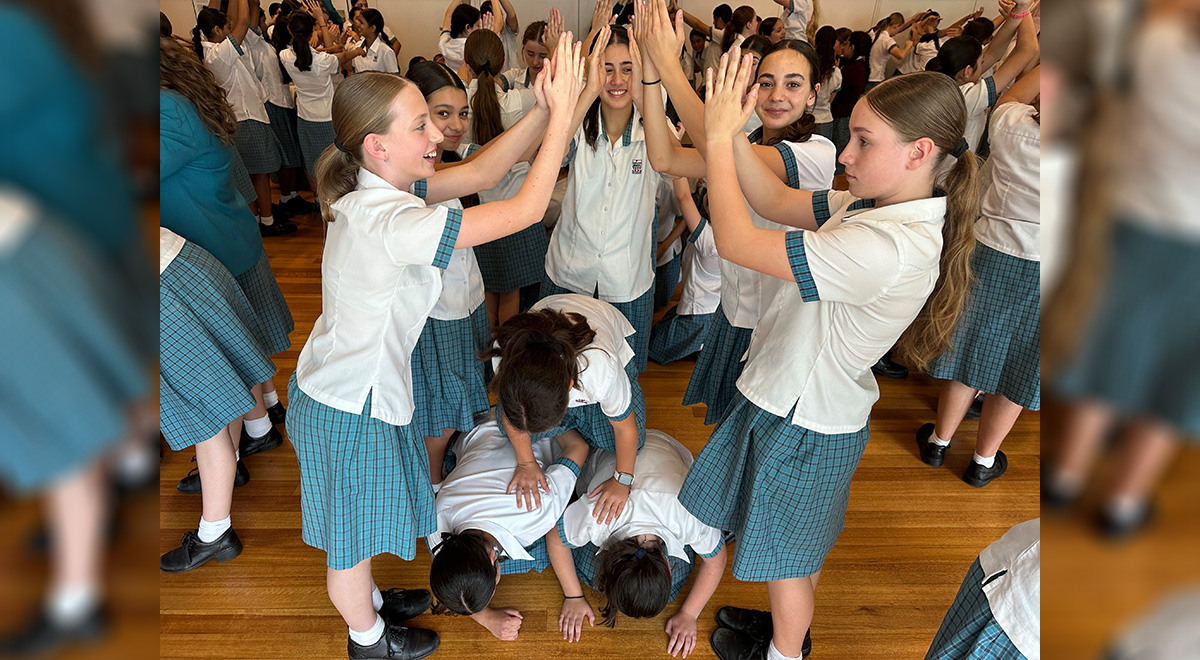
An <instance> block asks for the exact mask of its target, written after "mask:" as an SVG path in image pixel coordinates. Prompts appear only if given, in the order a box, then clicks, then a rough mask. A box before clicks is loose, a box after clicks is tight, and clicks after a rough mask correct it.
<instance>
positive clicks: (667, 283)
mask: <svg viewBox="0 0 1200 660" xmlns="http://www.w3.org/2000/svg"><path fill="white" fill-rule="evenodd" d="M682 267H683V251H682V250H680V251H679V252H676V253H675V256H674V257H672V258H671V260H670V261H668V262H667V263H665V264H663V265H661V266H657V267H655V269H654V309H662V308H663V307H666V306H667V305H670V304H671V296H673V295H675V289H676V288H677V287H678V286H679V272H680V270H681V269H682Z"/></svg>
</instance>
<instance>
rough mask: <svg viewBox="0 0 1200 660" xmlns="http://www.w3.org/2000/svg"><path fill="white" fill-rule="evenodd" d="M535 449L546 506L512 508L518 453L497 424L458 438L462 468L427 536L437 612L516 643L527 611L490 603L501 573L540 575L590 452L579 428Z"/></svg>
mask: <svg viewBox="0 0 1200 660" xmlns="http://www.w3.org/2000/svg"><path fill="white" fill-rule="evenodd" d="M556 440H557V442H556ZM532 448H533V456H534V460H535V461H537V466H538V468H539V469H541V470H542V471H543V473H544V474H545V475H546V481H547V483H548V484H549V486H550V489H549V490H548V491H547V492H546V494H545V496H544V497H545V500H544V501H543V502H542V506H541V507H540V508H535V509H531V510H526V509H522V508H520V507H514V506H513V501H512V496H511V495H510V494H509V493H508V492H507V490H508V484H509V480H510V479H511V478H512V475H513V472H514V471H515V470H516V469H517V455H516V453H515V452H514V451H513V446H512V443H511V442H509V440H508V438H507V437H506V436H505V435H504V432H503V431H501V429H500V425H499V424H498V423H497V422H496V421H495V420H490V419H489V420H488V421H487V422H485V423H483V424H481V425H479V426H477V427H475V428H474V429H473V430H471V431H470V432H469V433H467V434H465V435H463V436H461V438H460V439H459V440H457V441H455V443H454V453H455V461H456V464H455V466H454V469H453V470H451V471H450V473H449V474H448V475H446V480H445V481H444V482H443V484H442V489H441V490H440V491H438V494H437V532H435V533H434V534H432V535H430V536H429V538H428V539H426V543H427V545H428V546H429V548H430V550H431V552H432V553H433V562H432V563H430V565H429V585H430V588H431V589H432V590H433V595H434V596H435V597H437V600H438V605H437V607H436V608H435V609H434V611H435V612H437V611H439V610H448V611H450V612H453V613H455V614H461V615H464V616H469V617H471V618H472V619H474V620H475V622H476V623H478V624H479V625H481V626H483V627H484V628H487V629H488V631H489V632H491V633H492V634H493V635H495V636H496V638H497V639H500V640H503V641H513V640H515V639H516V638H517V634H518V633H519V632H520V629H521V613H520V611H518V610H516V609H503V610H501V609H495V608H493V607H491V606H490V602H491V600H492V596H493V595H495V592H496V587H497V586H498V585H499V584H500V576H501V575H515V574H518V573H527V572H529V571H537V572H539V573H540V572H542V571H544V570H546V567H547V566H549V565H550V558H549V556H548V555H547V554H546V538H545V537H546V536H547V534H548V533H549V534H550V535H553V536H555V537H557V535H558V532H557V527H558V521H559V519H560V518H562V514H563V511H564V510H566V508H567V503H568V502H570V500H571V495H572V493H574V491H575V482H576V480H578V478H579V470H580V466H581V465H582V464H583V462H584V459H586V458H587V455H588V445H587V443H586V442H584V440H583V438H582V437H581V436H580V435H579V433H577V432H575V431H567V432H565V433H563V434H562V435H560V436H558V438H557V439H551V438H550V437H545V438H542V439H541V440H539V441H537V442H535V443H533V447H532Z"/></svg>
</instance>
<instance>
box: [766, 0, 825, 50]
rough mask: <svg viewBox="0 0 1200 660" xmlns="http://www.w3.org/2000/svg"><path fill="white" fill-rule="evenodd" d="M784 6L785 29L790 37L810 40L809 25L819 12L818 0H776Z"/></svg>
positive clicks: (776, 2) (785, 32)
mask: <svg viewBox="0 0 1200 660" xmlns="http://www.w3.org/2000/svg"><path fill="white" fill-rule="evenodd" d="M775 4H777V5H780V6H782V7H783V29H784V34H785V35H786V36H787V38H788V39H797V40H799V41H808V29H809V26H810V25H811V24H812V23H814V22H815V21H814V20H813V19H814V18H815V17H816V16H817V14H818V11H817V0H775Z"/></svg>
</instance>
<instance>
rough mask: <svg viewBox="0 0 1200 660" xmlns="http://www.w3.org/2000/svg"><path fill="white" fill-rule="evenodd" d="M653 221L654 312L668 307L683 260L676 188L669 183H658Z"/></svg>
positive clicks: (681, 225) (680, 215) (681, 232)
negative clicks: (654, 225) (655, 245)
mask: <svg viewBox="0 0 1200 660" xmlns="http://www.w3.org/2000/svg"><path fill="white" fill-rule="evenodd" d="M654 219H655V224H656V225H657V228H656V230H655V231H656V234H657V239H656V241H657V243H656V244H657V246H658V247H657V248H656V249H655V255H654V309H655V311H657V310H660V309H662V308H664V307H666V306H667V305H669V304H671V297H672V296H674V295H675V289H676V287H678V286H679V270H680V266H681V263H682V260H683V256H682V255H683V231H684V230H685V229H687V224H686V223H685V222H684V221H683V217H682V214H681V213H680V212H679V206H678V204H677V203H676V202H675V185H674V183H673V182H671V181H663V182H662V183H659V184H658V193H657V194H656V195H655V197H654Z"/></svg>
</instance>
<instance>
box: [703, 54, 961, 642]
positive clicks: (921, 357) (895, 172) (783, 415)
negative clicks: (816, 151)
mask: <svg viewBox="0 0 1200 660" xmlns="http://www.w3.org/2000/svg"><path fill="white" fill-rule="evenodd" d="M739 55H740V52H739V51H738V50H737V49H735V50H734V51H733V52H732V56H731V57H728V58H724V59H723V63H722V66H721V68H720V70H719V71H717V72H715V75H714V74H711V73H710V75H709V84H708V89H709V90H710V92H709V98H708V102H707V104H706V105H705V115H704V122H705V131H706V135H707V143H708V144H707V147H708V155H707V159H706V162H707V166H708V183H709V209H710V211H711V222H712V227H713V232H714V235H715V238H716V242H717V250H718V252H719V253H720V254H721V256H722V257H723V258H725V259H729V260H730V261H733V262H734V263H737V264H739V265H742V266H745V267H747V268H751V269H754V270H757V271H759V272H762V273H765V274H767V275H771V276H774V277H777V278H780V279H782V280H785V281H788V282H790V283H788V284H785V285H784V286H783V287H781V288H780V289H779V291H778V292H777V293H776V294H775V296H774V298H773V299H772V300H771V302H770V303H769V304H768V305H767V306H766V307H765V308H764V310H763V315H762V318H761V319H760V321H759V324H758V326H757V328H755V330H754V335H753V337H752V339H751V342H750V349H749V353H748V357H747V362H746V367H745V370H744V371H743V372H742V376H741V377H740V378H739V379H738V381H737V387H738V394H737V396H736V397H735V399H734V401H733V403H732V404H730V408H729V410H728V412H727V413H726V416H725V419H724V421H723V422H722V423H721V424H720V425H719V426H718V427H717V429H716V431H715V432H714V433H713V435H712V437H711V438H710V439H709V441H708V443H707V444H706V446H705V448H704V450H703V451H702V452H701V453H700V456H699V457H698V458H697V459H696V463H695V464H694V465H693V466H692V469H691V472H690V473H689V475H688V478H687V480H686V482H685V483H684V486H683V489H682V491H681V492H680V496H679V499H680V501H681V502H682V503H683V506H684V507H685V508H686V509H687V510H688V511H689V512H690V513H692V515H694V516H696V517H697V518H699V519H700V521H701V522H703V523H705V524H706V525H710V526H712V527H716V528H718V529H727V530H732V531H733V532H734V533H735V534H736V536H737V540H738V545H737V552H736V553H735V554H734V562H733V575H734V577H735V578H737V579H739V580H745V581H754V582H766V583H767V593H768V596H769V598H770V602H771V612H770V613H769V614H768V613H765V612H754V611H747V610H737V609H734V608H723V609H722V610H721V611H720V612H718V614H717V620H718V623H720V624H721V626H722V627H721V628H720V629H718V630H717V632H716V633H715V634H714V635H713V638H712V643H713V646H714V648H715V650H716V651H717V655H718V656H719V657H743V655H744V654H746V653H754V652H761V651H762V650H764V647H765V650H766V652H767V653H766V656H767V657H768V658H771V659H773V660H778V659H779V658H799V657H801V656H802V655H804V654H805V653H806V651H807V649H808V648H809V647H810V646H811V640H810V639H809V638H808V636H807V634H806V631H807V630H808V628H809V625H810V624H811V622H812V616H813V607H814V599H813V590H814V588H815V587H816V585H817V580H818V578H819V577H820V575H821V567H822V565H823V563H824V560H825V556H826V554H827V553H828V552H829V551H830V549H832V547H833V545H834V543H835V541H836V540H837V536H838V533H840V532H841V530H842V527H843V526H844V521H845V514H846V505H847V501H848V498H849V491H850V480H851V477H852V476H853V474H854V471H855V469H856V467H857V466H858V461H859V459H860V458H861V457H862V453H863V451H864V450H865V449H866V444H867V439H868V437H869V435H870V426H869V417H870V412H871V406H872V405H873V404H874V402H875V401H876V400H877V399H878V398H879V389H878V386H877V385H876V383H875V378H874V376H873V375H872V374H871V365H873V364H875V362H876V361H877V360H878V359H879V358H880V357H881V356H882V355H883V354H884V353H885V352H886V351H887V350H888V349H889V348H891V346H892V345H893V344H894V343H896V342H897V340H899V347H898V350H899V351H900V353H901V355H902V357H903V358H904V359H906V360H907V361H908V363H909V364H912V365H915V366H917V367H924V366H925V365H927V364H928V363H929V361H930V359H932V358H933V357H934V356H935V355H937V354H938V353H940V352H942V351H943V350H945V349H946V348H947V344H948V343H949V340H950V337H951V334H952V333H953V331H954V327H955V323H956V321H957V320H958V317H959V315H960V314H961V312H962V309H963V304H964V301H965V297H966V294H967V290H968V288H969V285H970V279H971V271H970V266H969V263H970V258H971V252H972V249H973V248H974V245H975V237H974V235H973V226H974V223H975V220H976V218H978V215H979V187H978V180H977V179H978V163H977V159H976V157H975V155H974V154H973V153H971V152H970V151H968V150H967V149H966V143H965V141H964V140H963V131H964V130H965V128H966V122H967V113H966V105H965V103H964V102H963V99H962V95H961V94H960V93H959V92H958V87H957V85H955V84H954V82H953V81H952V80H949V79H948V78H947V77H946V76H941V75H938V74H929V73H916V74H912V75H908V76H901V77H898V78H895V79H892V80H888V81H885V82H883V83H881V84H880V85H878V86H877V87H875V88H874V89H872V90H871V91H870V92H868V93H867V94H866V95H865V96H864V97H863V98H862V99H861V100H860V101H859V102H858V104H857V105H856V106H855V108H854V112H853V114H852V116H851V119H850V132H851V135H852V139H851V141H850V145H849V146H848V147H847V148H846V150H845V151H844V152H843V153H842V155H841V157H840V160H841V162H842V163H843V164H844V165H845V166H846V173H847V176H848V180H849V183H850V190H849V192H841V191H838V192H834V191H828V190H826V191H816V192H809V191H803V190H794V189H792V188H789V187H788V186H787V185H785V184H784V183H783V182H781V181H779V179H778V178H777V177H774V176H771V174H770V171H769V169H768V168H767V166H766V165H764V164H763V162H762V161H761V160H760V159H759V158H757V157H756V156H755V155H754V152H753V150H752V148H751V145H750V143H749V141H748V140H747V139H746V137H745V135H744V134H743V133H742V131H741V127H742V126H743V124H744V123H745V121H746V118H747V117H748V116H749V114H750V112H751V111H752V110H753V108H754V104H755V102H756V99H757V96H758V93H759V92H758V88H757V86H755V87H754V88H752V89H751V91H750V93H749V94H748V95H747V97H746V100H745V101H744V102H743V101H742V96H743V92H742V90H745V89H746V83H747V81H748V79H749V76H750V73H751V69H752V65H751V62H750V58H745V59H744V60H743V61H742V63H741V66H740V67H735V64H736V62H737V59H738V57H739ZM735 69H736V75H735ZM947 170H948V173H947V174H946V175H945V176H944V178H943V177H940V176H939V173H940V172H944V171H947ZM747 201H749V203H750V205H751V206H752V207H753V208H754V209H755V210H756V211H758V212H759V213H761V214H762V215H763V216H764V217H765V218H767V219H768V220H773V221H775V222H778V223H781V224H786V225H791V226H793V227H797V228H799V229H800V231H795V230H792V231H780V230H772V229H763V228H759V227H756V226H755V225H754V223H753V222H752V221H751V218H750V214H749V211H748V210H747V209H746V203H747Z"/></svg>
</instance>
